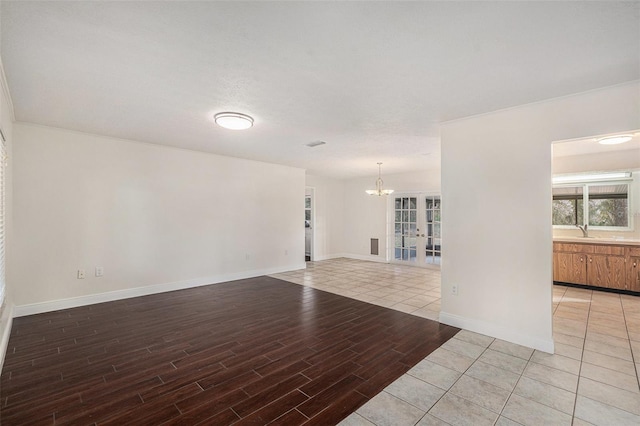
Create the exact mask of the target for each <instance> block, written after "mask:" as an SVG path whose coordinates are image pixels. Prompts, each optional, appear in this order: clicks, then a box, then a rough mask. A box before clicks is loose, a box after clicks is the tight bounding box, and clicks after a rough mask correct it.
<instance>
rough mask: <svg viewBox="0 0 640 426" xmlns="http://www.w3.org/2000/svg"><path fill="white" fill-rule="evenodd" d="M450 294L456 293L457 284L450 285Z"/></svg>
mask: <svg viewBox="0 0 640 426" xmlns="http://www.w3.org/2000/svg"><path fill="white" fill-rule="evenodd" d="M451 294H453V295H454V296H457V295H458V285H457V284H454V285H452V286H451Z"/></svg>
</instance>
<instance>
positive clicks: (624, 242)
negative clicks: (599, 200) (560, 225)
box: [553, 237, 640, 246]
mask: <svg viewBox="0 0 640 426" xmlns="http://www.w3.org/2000/svg"><path fill="white" fill-rule="evenodd" d="M553 241H554V242H558V243H582V244H617V245H621V246H638V245H640V240H636V239H631V238H624V239H623V238H602V237H588V238H584V237H553Z"/></svg>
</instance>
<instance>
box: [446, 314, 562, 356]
mask: <svg viewBox="0 0 640 426" xmlns="http://www.w3.org/2000/svg"><path fill="white" fill-rule="evenodd" d="M440 322H441V323H443V324H447V325H451V326H453V327H458V328H462V329H464V330H469V331H473V332H474V333H480V334H484V335H487V336H491V337H495V338H497V339H502V340H506V341H508V342H511V343H516V344H518V345H522V346H526V347H528V348H533V349H537V350H539V351H543V352H547V353H550V354H553V352H554V344H553V339H551V340H545V339H539V338H537V337H532V336H527V335H525V334H522V333H520V332H518V331H516V330H513V329H508V328H505V327H502V326H499V325H496V324H493V323H488V322H485V321H478V320H476V319H473V318H466V317H462V316H459V315H454V314H449V313H446V312H440Z"/></svg>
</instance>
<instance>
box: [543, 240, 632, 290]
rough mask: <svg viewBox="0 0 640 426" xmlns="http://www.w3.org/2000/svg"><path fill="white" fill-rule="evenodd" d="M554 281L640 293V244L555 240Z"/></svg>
mask: <svg viewBox="0 0 640 426" xmlns="http://www.w3.org/2000/svg"><path fill="white" fill-rule="evenodd" d="M553 280H554V281H558V282H565V283H572V284H586V285H589V286H594V287H604V288H611V289H617V290H629V291H636V292H640V247H636V246H623V245H612V244H588V243H560V242H554V244H553Z"/></svg>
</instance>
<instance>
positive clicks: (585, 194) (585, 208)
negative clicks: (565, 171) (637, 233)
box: [551, 177, 634, 232]
mask: <svg viewBox="0 0 640 426" xmlns="http://www.w3.org/2000/svg"><path fill="white" fill-rule="evenodd" d="M603 185H626V186H627V226H598V225H589V229H591V230H594V231H614V232H615V231H619V232H625V231H633V229H634V227H633V214H632V210H633V209H632V206H633V190H632V188H633V177H631V178H628V179H616V180H593V181H586V182H585V181H580V182H563V183H560V184H555V185H552V195H551V208H552V211H553V200H554V198H553V189H554V188H576V187H582V199H583V202H582V217H583V221H584V223H587V224H588V223H589V188H590V187H592V186H603ZM576 199H577V198H576ZM576 205H577V203H576ZM579 225H583V224H579ZM552 226H553V229H576V225H553V224H552Z"/></svg>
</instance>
